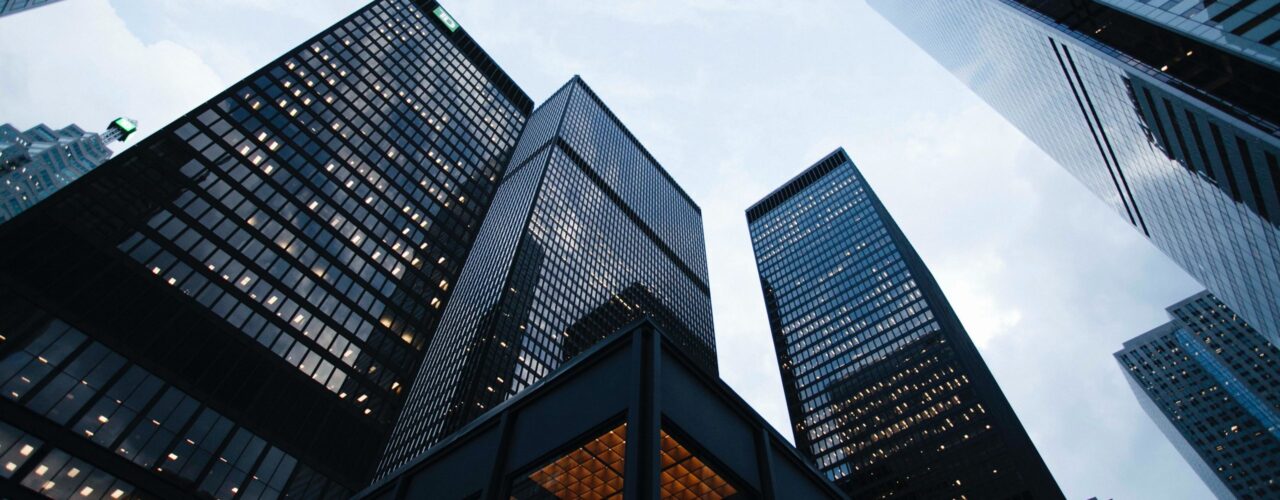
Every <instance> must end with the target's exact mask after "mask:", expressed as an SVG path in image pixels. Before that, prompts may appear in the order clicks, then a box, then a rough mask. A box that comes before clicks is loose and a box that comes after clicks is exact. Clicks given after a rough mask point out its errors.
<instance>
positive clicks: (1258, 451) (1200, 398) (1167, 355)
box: [1115, 292, 1280, 499]
mask: <svg viewBox="0 0 1280 500" xmlns="http://www.w3.org/2000/svg"><path fill="white" fill-rule="evenodd" d="M1168 311H1169V316H1170V317H1171V318H1172V321H1170V322H1169V323H1166V324H1164V325H1161V326H1160V327H1158V328H1156V329H1154V330H1152V331H1149V332H1147V333H1144V334H1142V335H1140V336H1138V337H1137V338H1134V339H1133V340H1130V341H1128V342H1125V343H1124V349H1121V350H1120V352H1117V353H1116V355H1115V356H1116V361H1118V362H1119V363H1120V367H1121V368H1122V369H1124V371H1125V375H1126V377H1125V379H1126V380H1128V381H1129V385H1130V387H1132V388H1133V392H1134V394H1136V395H1137V396H1138V402H1139V403H1141V404H1142V408H1143V409H1144V410H1146V411H1147V414H1148V415H1150V416H1151V419H1152V420H1154V421H1155V423H1156V426H1158V427H1160V430H1161V431H1164V433H1165V436H1167V437H1168V438H1169V441H1170V442H1172V443H1173V445H1174V447H1175V448H1177V449H1178V451H1179V452H1181V453H1182V456H1183V458H1185V459H1186V460H1187V463H1189V464H1191V468H1192V469H1195V471H1196V474H1198V475H1199V476H1200V479H1201V480H1203V481H1204V482H1205V484H1206V485H1208V486H1209V489H1211V490H1213V492H1214V494H1216V495H1217V496H1218V498H1223V499H1230V498H1276V497H1277V496H1280V484H1277V482H1276V478H1278V477H1280V458H1277V457H1280V349H1276V347H1275V346H1274V345H1272V344H1271V343H1270V342H1268V341H1267V340H1266V339H1264V338H1263V337H1262V336H1261V335H1258V332H1257V331H1255V330H1254V329H1253V328H1252V327H1250V326H1249V324H1248V323H1246V322H1245V321H1244V320H1242V319H1241V318H1240V317H1239V316H1237V315H1236V313H1235V312H1233V311H1232V310H1231V309H1230V308H1228V307H1227V306H1226V304H1223V303H1222V302H1220V301H1218V299H1217V298H1216V297H1214V296H1213V295H1212V294H1210V293H1208V292H1201V293H1199V294H1196V295H1194V296H1192V297H1191V298H1188V299H1186V300H1184V301H1182V302H1179V303H1177V304H1174V305H1173V306H1170V307H1169V309H1168Z"/></svg>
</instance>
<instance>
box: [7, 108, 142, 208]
mask: <svg viewBox="0 0 1280 500" xmlns="http://www.w3.org/2000/svg"><path fill="white" fill-rule="evenodd" d="M137 127H138V124H137V122H135V121H133V120H130V119H128V118H118V119H116V120H115V121H112V122H111V124H110V125H108V126H107V130H106V132H103V133H102V134H95V133H92V132H85V131H84V129H82V128H80V127H78V126H75V125H69V126H67V127H65V128H62V129H61V130H53V129H51V128H49V127H48V126H46V125H43V124H41V125H37V126H35V127H33V128H31V129H30V130H27V131H26V132H19V131H18V129H16V128H14V127H13V125H10V124H7V123H6V124H4V125H0V177H2V178H3V179H4V185H3V186H0V223H2V222H4V221H7V220H9V219H12V218H13V217H14V216H16V215H18V214H19V213H21V212H22V211H23V210H26V209H27V208H30V207H31V206H32V205H35V204H36V203H37V202H39V201H40V200H43V199H45V198H47V197H49V195H50V194H52V193H53V192H54V191H57V190H59V189H62V188H63V187H65V186H66V185H67V184H69V183H70V182H71V181H74V180H76V179H79V178H80V176H82V175H84V174H85V173H87V172H89V171H90V170H93V169H94V168H96V167H97V166H98V165H101V164H102V163H103V162H105V161H107V160H109V159H111V149H109V148H108V147H107V146H108V145H109V144H111V143H113V142H116V141H123V140H125V139H127V138H128V137H129V135H130V134H132V133H133V132H134V131H136V130H137Z"/></svg>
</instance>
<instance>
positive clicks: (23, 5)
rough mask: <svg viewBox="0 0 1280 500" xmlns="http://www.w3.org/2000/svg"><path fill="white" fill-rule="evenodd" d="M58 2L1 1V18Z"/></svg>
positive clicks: (40, 0) (39, 0) (31, 0)
mask: <svg viewBox="0 0 1280 500" xmlns="http://www.w3.org/2000/svg"><path fill="white" fill-rule="evenodd" d="M57 1H59V0H0V16H7V15H9V14H13V13H15V12H21V11H24V10H27V9H34V8H36V7H40V6H43V5H49V4H51V3H53V2H57Z"/></svg>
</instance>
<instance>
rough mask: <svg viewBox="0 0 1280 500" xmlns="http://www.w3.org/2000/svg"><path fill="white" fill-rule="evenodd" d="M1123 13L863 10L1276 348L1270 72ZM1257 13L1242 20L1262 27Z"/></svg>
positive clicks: (1278, 131)
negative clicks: (925, 55)
mask: <svg viewBox="0 0 1280 500" xmlns="http://www.w3.org/2000/svg"><path fill="white" fill-rule="evenodd" d="M1122 3H1134V2H1122V1H1120V0H1106V1H1105V2H1103V1H1095V0H1084V1H1068V0H1020V1H1014V0H923V1H905V0H870V4H871V5H872V6H873V7H875V8H876V9H877V10H879V11H880V12H881V13H882V14H883V15H884V16H885V17H886V18H888V19H889V20H890V21H892V22H893V23H894V24H895V25H897V27H898V28H899V29H900V30H902V31H903V32H904V33H906V34H907V36H909V37H911V38H912V39H913V40H915V42H916V43H917V44H919V45H920V46H921V47H922V48H924V49H925V50H926V51H927V52H929V54H930V55H932V56H933V57H934V58H935V59H937V60H938V61H939V62H940V63H942V65H943V66H945V67H946V68H947V69H948V70H950V71H951V72H952V73H954V74H955V75H956V76H957V77H958V78H960V80H961V81H963V82H964V83H965V84H967V85H968V86H969V87H970V88H971V89H973V91H974V92H975V93H977V94H978V95H979V96H981V97H982V98H983V99H984V100H986V101H987V103H988V104H990V105H991V107H993V108H995V109H996V110H997V111H999V112H1000V113H1001V114H1002V115H1004V116H1005V118H1007V119H1008V120H1009V121H1010V122H1012V123H1013V124H1014V125H1015V126H1017V127H1018V128H1019V129H1021V130H1022V132H1023V133H1024V134H1026V135H1027V137H1028V138H1030V139H1031V140H1032V141H1033V142H1035V143H1036V144H1037V145H1038V146H1039V147H1040V148H1041V149H1043V150H1044V151H1045V152H1047V153H1048V154H1049V155H1050V156H1052V157H1053V158H1054V159H1055V160H1057V161H1058V163H1060V164H1061V165H1062V166H1063V167H1065V168H1066V169H1067V170H1068V171H1070V172H1071V173H1072V174H1073V175H1074V176H1075V177H1076V178H1077V179H1078V180H1080V182H1082V183H1084V185H1085V186H1086V187H1088V188H1089V189H1090V190H1091V191H1093V192H1094V193H1095V194H1097V195H1098V196H1099V197H1101V198H1102V199H1103V200H1104V201H1106V202H1107V203H1108V204H1110V205H1111V206H1112V207H1113V208H1114V209H1115V210H1116V211H1117V212H1118V213H1119V214H1120V215H1121V216H1123V217H1124V218H1125V219H1126V220H1128V221H1129V222H1130V223H1131V224H1132V225H1133V226H1134V227H1135V228H1136V229H1137V230H1138V231H1141V232H1142V233H1143V234H1144V235H1146V236H1147V237H1148V238H1150V239H1151V241H1152V242H1153V243H1155V245H1156V246H1157V247H1159V248H1160V249H1161V250H1162V251H1163V252H1164V253H1165V254H1167V255H1168V256H1169V257H1170V258H1172V259H1173V260H1174V261H1175V262H1177V263H1178V264H1179V265H1181V266H1182V268H1183V269H1185V270H1186V271H1187V272H1188V273H1190V274H1191V275H1192V276H1194V277H1195V278H1196V279H1198V280H1199V281H1200V282H1201V283H1203V284H1204V285H1205V286H1206V287H1207V288H1208V289H1209V290H1210V291H1212V292H1213V293H1214V294H1215V295H1216V296H1217V297H1219V298H1220V299H1222V301H1223V302H1225V303H1227V304H1229V305H1231V307H1232V309H1234V310H1235V311H1237V312H1239V313H1240V315H1241V316H1243V317H1245V318H1246V319H1248V320H1249V321H1250V323H1251V324H1253V326H1254V327H1255V328H1257V329H1258V330H1259V331H1260V332H1261V333H1262V334H1263V335H1264V336H1266V337H1268V338H1269V339H1270V340H1271V341H1272V342H1273V343H1276V342H1280V300H1277V299H1276V298H1277V297H1280V127H1278V126H1277V124H1280V93H1277V92H1276V91H1275V89H1277V88H1280V72H1278V71H1280V66H1277V65H1275V64H1274V63H1267V62H1265V61H1260V60H1259V59H1258V58H1255V57H1245V56H1244V55H1242V54H1241V52H1240V51H1239V50H1235V49H1233V48H1231V47H1229V46H1228V45H1229V41H1226V40H1218V39H1217V38H1215V37H1213V36H1212V35H1211V34H1209V33H1208V32H1206V31H1203V30H1201V31H1198V33H1200V34H1199V35H1197V36H1189V35H1187V34H1186V33H1185V31H1184V29H1183V28H1178V29H1171V28H1169V24H1170V23H1172V24H1178V25H1179V26H1183V27H1184V28H1186V29H1196V28H1194V27H1191V26H1190V25H1189V24H1187V23H1183V22H1182V21H1176V20H1173V19H1170V18H1169V17H1168V16H1167V15H1162V14H1160V13H1153V12H1151V11H1144V12H1145V14H1143V15H1141V16H1135V15H1130V11H1129V10H1116V9H1115V8H1113V7H1111V6H1108V5H1106V4H1122ZM1193 3H1197V2H1181V3H1179V5H1191V4H1193ZM1204 3H1205V4H1208V3H1209V2H1204ZM1263 3H1264V2H1252V1H1248V0H1241V1H1236V2H1228V1H1222V2H1213V5H1212V6H1207V7H1206V8H1207V10H1205V11H1204V12H1202V13H1201V14H1203V15H1205V16H1210V15H1212V16H1214V17H1220V16H1219V15H1218V14H1221V13H1224V12H1226V11H1227V10H1230V11H1233V12H1235V13H1238V14H1239V15H1240V16H1245V15H1246V14H1248V13H1249V12H1250V11H1249V10H1248V9H1249V7H1250V6H1251V5H1253V6H1260V5H1261V4H1263ZM1165 4H1168V5H1172V4H1170V3H1168V2H1166V3H1165ZM1165 4H1162V5H1165ZM1170 8H1173V7H1170ZM1224 9H1225V10H1224ZM1268 9H1269V11H1272V13H1271V14H1266V13H1263V12H1253V13H1254V14H1257V15H1258V16H1261V17H1259V18H1266V17H1267V16H1274V14H1275V13H1274V11H1275V10H1276V9H1275V8H1270V7H1268ZM1165 14H1167V13H1165ZM1197 16H1200V14H1197ZM1151 18H1159V19H1164V20H1166V21H1167V22H1164V21H1162V22H1159V23H1153V22H1151ZM1196 19H1201V17H1196ZM1229 19H1236V17H1235V16H1234V15H1233V16H1231V17H1230V18H1229ZM1262 24H1266V23H1261V24H1259V25H1258V26H1262ZM1252 32H1253V31H1252V30H1251V31H1249V33H1252ZM1205 37H1209V38H1213V39H1214V40H1218V41H1217V42H1210V41H1206V40H1205ZM1271 45H1272V46H1274V45H1275V43H1274V41H1273V43H1271Z"/></svg>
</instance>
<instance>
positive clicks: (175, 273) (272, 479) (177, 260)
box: [0, 0, 533, 498]
mask: <svg viewBox="0 0 1280 500" xmlns="http://www.w3.org/2000/svg"><path fill="white" fill-rule="evenodd" d="M532 107H533V106H532V102H531V101H530V100H529V98H528V97H527V96H526V95H525V94H524V93H523V92H522V91H521V90H520V89H519V88H518V87H517V86H516V85H515V84H514V83H513V82H512V81H511V79H510V78H508V77H507V76H506V74H505V73H503V72H502V70H501V69H500V68H498V66H497V65H496V64H495V63H494V62H493V61H492V60H491V59H490V58H489V57H488V56H487V55H486V54H485V53H484V51H483V50H481V49H480V48H479V47H478V46H477V45H476V43H475V41H474V40H473V39H472V38H471V37H470V36H469V35H468V34H467V33H466V31H465V30H463V29H462V28H461V27H460V26H458V23H457V22H456V20H454V19H453V18H452V17H450V16H449V15H448V13H447V12H446V11H445V10H444V9H443V8H441V7H440V6H439V5H438V4H436V3H435V2H431V1H425V0H378V1H374V2H372V3H370V4H369V5H367V6H365V7H363V8H361V9H359V10H358V11H357V12H355V13H354V14H352V15H351V16H349V17H347V18H345V19H343V20H342V21H340V22H338V23H337V24H336V25H334V26H333V27H331V28H329V29H327V30H325V31H324V32H322V33H320V34H319V35H317V36H315V37H314V38H312V39H311V40H308V41H307V42H305V43H304V44H303V45H301V46H300V47H298V48H296V49H294V50H291V51H289V52H288V53H286V54H285V55H283V56H281V57H279V58H278V59H276V60H274V61H272V62H271V63H269V64H268V65H266V66H265V67H263V68H262V69H260V70H258V71H256V72H254V73H253V74H251V75H250V76H248V77H247V78H246V79H244V80H242V81H240V82H238V83H236V84H235V85H233V86H231V87H230V88H229V89H227V90H226V91H224V92H222V93H220V94H218V95H217V96H215V97H213V98H212V99H211V100H209V101H208V102H206V103H205V104H202V105H200V106H199V107H197V108H196V109H194V110H192V111H191V112H190V113H188V114H186V115H184V116H183V117H181V118H179V119H178V120H177V121H175V122H174V123H172V124H169V125H168V126H166V127H164V128H163V129H162V130H160V131H159V132H157V133H156V134H154V135H152V136H150V137H148V138H147V139H146V140H144V141H143V142H141V143H139V144H138V145H136V146H134V147H133V148H131V149H129V150H127V151H125V152H124V153H123V154H121V155H120V156H119V157H117V158H115V159H113V160H112V161H110V162H108V163H106V164H104V165H103V166H102V167H99V168H98V169H95V170H94V171H92V172H90V173H88V174H86V175H85V176H83V177H82V178H81V179H80V180H78V181H76V182H74V183H72V184H71V185H70V186H68V187H67V188H65V189H63V190H62V191H60V192H58V193H55V194H54V195H53V196H51V197H50V198H49V199H47V200H46V201H45V202H43V203H41V204H39V205H37V206H36V207H33V208H32V209H30V210H28V211H27V212H26V213H25V214H23V215H22V216H20V217H18V218H16V219H14V220H12V221H10V222H8V223H6V224H3V225H0V241H4V242H5V243H4V245H0V260H2V261H3V262H0V334H2V335H3V337H0V388H2V390H3V393H2V394H0V396H3V397H0V420H3V421H4V424H3V425H4V426H5V427H3V430H4V431H5V432H6V433H8V434H6V436H14V435H17V436H25V437H22V438H21V439H26V440H27V441H22V443H24V444H23V445H22V446H19V447H17V448H14V447H13V446H17V445H13V444H11V443H15V442H19V441H16V440H14V439H3V440H0V443H3V444H4V446H5V449H3V450H0V455H2V456H4V457H10V458H8V460H11V461H12V464H13V467H12V468H11V469H7V470H5V471H3V472H0V475H2V476H3V478H4V481H0V483H3V484H4V485H7V487H12V488H20V487H24V488H26V489H30V490H34V491H40V492H42V493H45V494H47V495H52V496H67V495H69V493H68V492H77V491H81V490H82V489H83V488H86V487H87V488H89V489H90V490H91V491H90V494H99V495H100V494H103V492H105V491H110V492H111V493H114V491H115V490H116V489H119V490H120V491H121V493H120V495H121V496H123V495H129V494H135V493H136V494H138V495H143V496H149V497H156V498H186V497H191V496H203V495H211V496H214V497H218V498H231V497H236V496H240V497H257V496H266V497H275V496H289V497H298V498H316V497H319V496H321V495H322V494H325V492H328V493H327V494H330V495H335V496H338V495H342V494H344V493H349V492H351V491H353V490H356V489H358V488H360V487H363V486H364V485H365V484H367V481H368V479H369V477H370V475H371V473H372V469H373V466H374V464H376V462H377V458H378V456H379V454H380V453H381V451H382V449H383V446H384V445H385V442H386V439H387V437H388V435H389V433H390V431H391V428H392V425H393V424H394V422H395V417H396V415H397V414H398V412H399V408H400V407H401V404H402V401H403V396H404V394H405V389H406V386H407V385H408V384H410V383H411V382H412V381H413V374H414V373H416V371H417V368H418V365H419V363H420V362H421V360H422V354H423V352H422V350H423V349H424V348H425V347H426V346H427V345H428V344H429V343H430V341H431V338H430V335H431V333H432V332H433V331H434V330H435V326H436V323H437V321H438V320H439V316H440V313H441V311H443V310H444V307H445V305H446V304H447V303H448V301H449V297H450V292H451V290H452V288H453V287H452V285H453V284H454V283H455V282H456V281H457V278H458V274H459V272H460V270H461V268H462V264H463V262H464V261H465V260H466V258H467V255H468V252H469V251H470V248H471V243H472V241H473V240H474V237H475V234H476V231H477V230H478V229H479V227H480V222H481V221H482V218H483V215H484V213H485V211H486V208H487V207H488V205H489V201H490V199H491V198H492V195H493V193H494V191H495V190H496V188H497V183H498V181H499V180H500V179H501V178H502V175H503V169H504V167H505V165H506V161H507V158H508V157H509V155H510V152H511V150H512V148H513V147H514V145H515V142H516V139H517V138H518V135H519V132H520V130H521V129H522V127H523V125H524V122H525V119H526V118H527V117H528V115H529V113H530V112H531V111H532ZM28 447H29V448H28ZM14 450H17V451H14ZM10 452H13V453H15V454H13V455H4V454H6V453H10ZM89 471H92V473H90V472H89ZM90 478H98V479H101V481H100V484H99V483H95V484H93V485H88V484H86V483H85V481H87V480H88V479H90ZM95 480H97V479H95ZM113 484H114V485H116V486H110V485H113ZM104 485H107V486H104ZM108 486H109V487H110V488H111V489H110V490H107V489H104V488H108ZM94 492H96V493H94ZM86 495H89V494H86ZM0 496H3V495H0Z"/></svg>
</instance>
